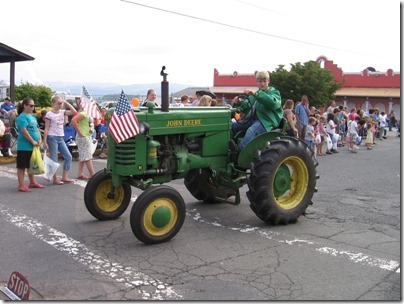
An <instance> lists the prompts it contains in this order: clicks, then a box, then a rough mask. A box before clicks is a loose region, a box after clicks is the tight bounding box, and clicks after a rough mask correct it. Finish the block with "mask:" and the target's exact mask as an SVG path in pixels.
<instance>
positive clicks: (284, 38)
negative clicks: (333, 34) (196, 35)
mask: <svg viewBox="0 0 404 304" xmlns="http://www.w3.org/2000/svg"><path fill="white" fill-rule="evenodd" d="M121 1H122V2H127V3H129V4H133V5H138V6H142V7H146V8H150V9H154V10H157V11H161V12H165V13H170V14H174V15H178V16H182V17H187V18H191V19H195V20H199V21H203V22H208V23H213V24H217V25H221V26H225V27H229V28H233V29H237V30H241V31H245V32H250V33H255V34H259V35H264V36H270V37H273V38H278V39H282V40H287V41H292V42H297V43H302V44H307V45H312V46H317V47H322V48H326V49H331V50H337V51H342V52H348V53H356V54H362V55H365V54H363V53H359V52H354V51H350V50H344V49H340V48H335V47H330V46H326V45H321V44H317V43H311V42H306V41H302V40H297V39H293V38H287V37H282V36H278V35H273V34H269V33H265V32H261V31H256V30H253V29H248V28H244V27H240V26H236V25H231V24H226V23H222V22H218V21H214V20H209V19H205V18H201V17H196V16H191V15H188V14H183V13H179V12H174V11H170V10H167V9H163V8H159V7H154V6H150V5H146V4H142V3H137V2H133V1H129V0H121Z"/></svg>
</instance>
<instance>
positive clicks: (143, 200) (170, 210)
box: [130, 185, 186, 245]
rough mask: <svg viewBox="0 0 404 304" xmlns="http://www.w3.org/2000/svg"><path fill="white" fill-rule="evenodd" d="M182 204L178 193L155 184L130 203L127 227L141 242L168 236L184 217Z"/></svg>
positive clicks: (178, 228) (173, 234)
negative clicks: (131, 204) (130, 208)
mask: <svg viewBox="0 0 404 304" xmlns="http://www.w3.org/2000/svg"><path fill="white" fill-rule="evenodd" d="M185 211H186V209H185V203H184V199H183V198H182V196H181V195H180V193H179V192H178V191H177V190H175V189H174V188H172V187H169V186H165V185H162V186H155V187H150V188H149V189H147V190H145V191H144V192H142V194H140V195H139V197H138V198H137V200H136V201H135V203H134V204H133V207H132V210H131V213H130V226H131V228H132V232H133V234H134V235H135V236H136V237H137V238H138V240H139V241H142V242H143V243H145V244H148V245H150V244H159V243H162V242H167V241H168V240H170V239H172V238H173V237H174V236H175V235H177V233H178V232H179V231H180V229H181V227H182V225H183V224H184V220H185Z"/></svg>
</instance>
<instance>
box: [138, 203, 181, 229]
mask: <svg viewBox="0 0 404 304" xmlns="http://www.w3.org/2000/svg"><path fill="white" fill-rule="evenodd" d="M177 220H178V209H177V206H176V204H175V203H174V201H172V200H171V199H169V198H159V199H156V200H154V201H152V202H151V203H150V204H149V205H148V206H147V208H146V209H145V212H144V216H143V226H144V228H145V230H146V232H147V233H149V234H150V235H153V236H161V235H165V234H167V233H168V232H170V231H171V230H172V229H173V228H174V226H175V223H176V222H177Z"/></svg>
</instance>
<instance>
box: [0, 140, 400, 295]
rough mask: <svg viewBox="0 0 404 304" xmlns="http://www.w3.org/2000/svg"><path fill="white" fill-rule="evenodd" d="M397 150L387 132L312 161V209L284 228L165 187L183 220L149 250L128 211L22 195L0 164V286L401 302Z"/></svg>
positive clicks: (58, 291) (76, 192)
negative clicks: (17, 283) (18, 277)
mask: <svg viewBox="0 0 404 304" xmlns="http://www.w3.org/2000/svg"><path fill="white" fill-rule="evenodd" d="M400 143H401V142H400V138H397V137H395V133H394V132H391V133H389V139H388V140H385V141H383V142H377V145H376V146H375V148H374V149H373V150H372V151H367V150H364V148H363V147H361V148H360V150H359V153H357V154H352V153H349V152H348V151H347V150H346V148H342V150H341V151H340V153H339V154H335V155H330V156H326V157H319V158H318V162H319V166H318V168H317V170H318V172H319V174H320V179H319V180H318V181H317V188H318V192H317V193H316V194H315V196H314V199H313V201H314V204H313V205H312V206H310V207H309V208H308V209H307V215H306V216H305V217H301V218H299V221H298V222H297V223H296V224H291V225H287V226H283V225H282V226H267V225H265V224H264V223H262V222H261V221H260V220H259V219H258V218H257V217H256V216H255V214H254V213H253V212H252V211H251V209H250V207H249V203H248V200H247V198H246V196H245V192H246V188H243V190H242V191H241V192H242V203H241V204H240V205H239V206H232V205H227V204H219V205H204V204H202V203H200V202H197V201H196V200H195V199H194V198H193V197H192V196H191V195H190V194H189V192H188V191H187V190H186V188H185V187H184V185H183V181H182V180H178V181H174V182H171V183H170V184H169V185H170V186H173V187H175V188H176V189H177V190H178V191H179V192H180V193H181V194H182V195H183V197H184V200H185V202H186V206H187V217H186V219H185V223H184V226H183V227H182V229H181V231H180V232H179V233H178V235H177V236H176V237H175V238H174V239H173V240H171V241H170V242H167V243H163V244H159V245H153V246H147V245H144V244H143V243H141V242H140V241H138V240H137V239H136V238H135V237H134V235H133V234H132V231H131V228H130V222H129V214H130V209H131V207H132V205H130V206H129V208H128V210H127V211H126V212H125V213H124V214H123V215H122V216H121V217H120V218H119V219H118V220H115V221H108V222H101V221H97V220H95V219H94V218H93V217H92V216H91V215H90V214H89V213H88V211H87V210H86V208H85V206H84V202H83V191H84V186H85V182H83V181H78V180H77V181H75V183H74V184H70V185H62V186H54V185H50V184H49V183H47V182H44V184H45V185H46V188H45V189H35V190H34V191H33V192H32V193H31V194H27V193H21V192H18V191H17V181H16V169H15V164H9V165H2V166H0V176H1V185H0V193H1V199H0V252H1V254H0V283H1V284H3V285H4V284H5V282H6V281H7V280H8V277H9V276H10V274H11V273H12V272H13V271H19V272H20V273H21V274H23V275H24V276H25V277H26V278H27V279H28V281H29V283H30V285H31V295H30V299H32V300H140V299H143V300H152V299H163V300H289V301H294V300H325V301H328V300H346V301H351V300H378V301H388V300H397V301H398V300H401V275H400V264H401V261H400V248H401V238H400V230H401V214H400V211H401V204H400V194H401V192H400V189H401V183H400V182H401V171H400V170H401V163H400V148H401V147H400ZM95 167H96V168H97V170H101V169H102V168H104V167H105V161H104V160H96V161H95ZM76 173H77V162H74V163H73V169H72V172H71V176H72V177H74V176H76ZM38 180H41V181H42V179H41V178H39V179H38ZM132 191H133V192H132V195H133V199H135V198H136V195H139V194H140V190H137V189H135V188H132ZM0 299H3V300H5V299H6V297H5V296H4V295H3V294H1V293H0Z"/></svg>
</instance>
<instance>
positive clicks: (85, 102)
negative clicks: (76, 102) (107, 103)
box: [81, 86, 101, 119]
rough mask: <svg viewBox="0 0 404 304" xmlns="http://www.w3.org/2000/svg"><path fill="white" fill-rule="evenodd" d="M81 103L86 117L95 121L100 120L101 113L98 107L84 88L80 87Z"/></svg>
mask: <svg viewBox="0 0 404 304" xmlns="http://www.w3.org/2000/svg"><path fill="white" fill-rule="evenodd" d="M81 103H82V106H83V109H84V111H86V113H87V114H88V116H91V117H92V118H96V119H100V118H101V113H100V111H99V110H98V106H97V104H96V103H95V101H94V100H93V98H92V97H91V95H90V93H88V91H87V89H86V87H85V86H82V88H81Z"/></svg>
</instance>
